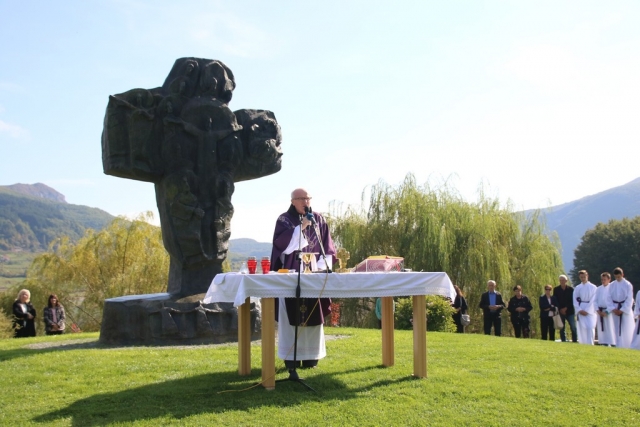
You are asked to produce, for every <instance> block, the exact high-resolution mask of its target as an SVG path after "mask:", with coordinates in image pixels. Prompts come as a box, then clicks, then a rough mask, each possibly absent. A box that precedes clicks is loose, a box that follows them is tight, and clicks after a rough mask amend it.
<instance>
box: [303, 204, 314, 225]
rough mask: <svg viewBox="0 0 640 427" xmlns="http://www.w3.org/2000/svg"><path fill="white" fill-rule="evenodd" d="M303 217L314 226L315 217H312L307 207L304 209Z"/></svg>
mask: <svg viewBox="0 0 640 427" xmlns="http://www.w3.org/2000/svg"><path fill="white" fill-rule="evenodd" d="M304 215H305V216H306V217H307V219H308V220H309V221H311V224H313V225H316V217H314V216H313V211H312V210H311V208H310V207H309V206H305V207H304Z"/></svg>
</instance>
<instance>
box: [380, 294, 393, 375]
mask: <svg viewBox="0 0 640 427" xmlns="http://www.w3.org/2000/svg"><path fill="white" fill-rule="evenodd" d="M393 328H394V322H393V297H383V298H382V365H383V366H393V365H394V363H395V360H394V353H395V351H394V346H393Z"/></svg>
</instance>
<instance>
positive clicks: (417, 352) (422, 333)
mask: <svg viewBox="0 0 640 427" xmlns="http://www.w3.org/2000/svg"><path fill="white" fill-rule="evenodd" d="M413 375H414V376H415V377H418V378H426V377H427V307H426V300H425V296H424V295H414V296H413Z"/></svg>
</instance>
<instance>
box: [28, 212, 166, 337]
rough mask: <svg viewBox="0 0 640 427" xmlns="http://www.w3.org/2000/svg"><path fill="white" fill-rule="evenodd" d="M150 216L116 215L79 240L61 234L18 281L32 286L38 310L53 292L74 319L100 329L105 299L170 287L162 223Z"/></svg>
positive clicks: (82, 325)
mask: <svg viewBox="0 0 640 427" xmlns="http://www.w3.org/2000/svg"><path fill="white" fill-rule="evenodd" d="M149 219H151V213H147V214H146V215H141V216H140V217H138V218H137V219H135V220H133V221H130V220H126V219H124V218H116V219H114V220H113V221H112V222H111V224H109V225H108V226H107V227H106V228H104V229H103V230H102V231H99V232H96V231H94V230H91V229H89V230H87V231H86V232H85V235H84V236H83V237H82V238H81V239H80V240H79V241H78V242H77V243H75V244H74V243H72V242H71V241H70V240H69V238H67V237H63V238H60V239H57V240H56V241H54V242H52V244H51V245H50V247H49V251H48V252H46V253H44V254H42V255H39V256H38V257H36V259H34V261H33V263H32V264H31V266H30V267H29V269H28V271H27V279H26V280H25V281H24V282H23V283H21V284H20V287H23V288H27V289H29V290H30V291H31V299H32V301H33V303H34V306H35V307H36V308H37V310H38V313H41V312H42V311H41V310H42V307H44V306H45V305H46V303H47V298H48V296H49V294H51V293H55V294H57V295H58V297H59V299H60V302H61V303H62V304H63V305H64V306H65V309H66V311H67V313H68V316H67V317H69V315H70V316H71V319H70V320H71V321H73V322H74V323H77V324H78V325H79V326H80V328H81V329H83V330H99V329H100V322H101V320H102V309H103V306H104V300H105V299H107V298H113V297H117V296H121V295H136V294H148V293H156V292H163V291H165V290H166V286H167V275H168V272H169V256H168V254H167V252H166V251H165V249H164V246H163V244H162V235H161V231H160V228H159V227H155V226H153V225H151V224H149V223H148V222H147V221H148V220H149ZM71 321H69V320H68V323H71Z"/></svg>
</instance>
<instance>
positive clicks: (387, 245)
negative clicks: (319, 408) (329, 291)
mask: <svg viewBox="0 0 640 427" xmlns="http://www.w3.org/2000/svg"><path fill="white" fill-rule="evenodd" d="M364 205H365V203H364V192H363V200H362V206H364ZM327 219H328V221H329V222H330V223H331V227H332V230H333V233H332V235H333V237H334V240H335V241H336V244H337V245H338V246H342V247H344V248H345V249H346V250H348V251H349V252H350V254H351V255H350V256H351V258H350V260H351V263H357V262H359V261H360V260H363V259H365V258H366V257H368V256H370V255H397V256H402V257H404V260H405V267H408V268H412V269H413V270H414V271H445V272H447V274H448V275H449V277H450V278H451V280H452V281H453V283H455V284H457V285H458V286H460V288H462V289H463V290H464V292H465V294H466V296H467V301H468V302H469V309H470V314H471V318H472V323H471V325H470V326H469V327H468V328H467V330H470V331H481V330H482V314H481V311H480V309H479V307H478V305H479V303H480V295H481V294H482V293H483V292H485V290H486V289H485V286H486V282H487V280H489V279H494V280H496V281H497V283H498V286H499V289H500V290H501V292H502V293H503V294H504V296H505V297H506V299H507V300H508V299H509V297H510V293H511V292H510V290H511V288H512V287H513V286H514V285H516V284H519V285H521V286H522V287H523V292H524V293H525V294H527V295H529V296H530V297H531V298H532V299H533V300H534V301H535V297H537V296H538V295H540V294H541V293H542V288H543V287H544V284H546V283H554V282H555V280H556V278H557V276H558V274H560V273H561V272H562V270H563V269H562V259H561V257H560V253H559V242H558V240H557V237H556V238H553V239H552V238H550V237H549V236H548V235H547V234H546V231H545V225H544V222H543V221H542V219H541V218H540V216H539V214H538V213H535V214H534V215H531V216H529V217H525V216H524V214H518V213H514V212H513V211H512V209H511V207H510V206H507V207H505V208H503V207H501V205H500V203H499V201H498V200H496V199H490V198H488V197H486V196H485V195H484V193H482V192H480V194H479V197H478V201H477V202H475V203H469V202H466V201H464V200H463V199H462V197H461V196H459V195H458V193H457V192H456V191H455V190H453V189H451V188H449V187H448V186H447V185H444V186H442V187H441V188H437V189H432V188H430V187H429V185H428V184H427V185H424V186H419V185H417V184H416V181H415V178H414V177H413V175H411V174H409V175H407V177H406V178H405V180H404V182H403V183H402V184H401V185H399V186H398V187H392V186H389V185H388V184H385V183H383V182H379V183H378V184H377V185H375V186H373V187H372V189H371V192H370V199H369V203H368V209H367V210H366V211H365V209H364V208H363V207H355V208H354V207H351V206H349V207H348V208H347V209H346V210H345V211H344V212H342V211H341V209H340V206H336V205H333V206H332V210H331V213H330V214H329V215H328V218H327ZM365 306H366V304H365V303H364V301H358V300H356V299H351V300H345V301H344V302H343V310H342V317H341V321H342V324H346V322H345V318H348V315H347V312H348V311H350V310H352V309H353V310H356V311H357V310H363V307H365ZM537 309H538V308H537V307H535V309H534V310H535V311H537ZM531 316H532V318H535V316H536V313H533V312H532V313H531ZM503 317H504V318H505V320H504V321H505V326H507V325H506V322H507V320H506V318H507V317H508V316H503ZM534 323H535V322H532V325H533V324H534ZM503 330H505V331H506V330H509V329H508V327H505V328H503Z"/></svg>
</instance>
